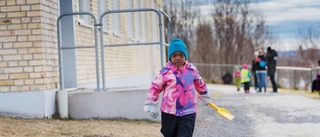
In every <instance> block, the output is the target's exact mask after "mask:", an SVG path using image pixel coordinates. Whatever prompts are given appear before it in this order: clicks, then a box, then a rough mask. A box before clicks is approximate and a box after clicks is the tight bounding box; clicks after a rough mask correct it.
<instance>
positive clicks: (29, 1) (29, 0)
mask: <svg viewBox="0 0 320 137" xmlns="http://www.w3.org/2000/svg"><path fill="white" fill-rule="evenodd" d="M39 3H40V0H27V4H39Z"/></svg>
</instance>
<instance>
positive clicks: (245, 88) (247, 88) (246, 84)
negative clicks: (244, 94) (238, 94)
mask: <svg viewBox="0 0 320 137" xmlns="http://www.w3.org/2000/svg"><path fill="white" fill-rule="evenodd" d="M243 85H244V91H246V90H250V85H249V82H244V83H243Z"/></svg>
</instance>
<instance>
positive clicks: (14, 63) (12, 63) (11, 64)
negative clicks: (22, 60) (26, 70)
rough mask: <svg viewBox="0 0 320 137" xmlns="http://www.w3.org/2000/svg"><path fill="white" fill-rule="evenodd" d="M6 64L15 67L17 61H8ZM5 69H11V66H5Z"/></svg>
mask: <svg viewBox="0 0 320 137" xmlns="http://www.w3.org/2000/svg"><path fill="white" fill-rule="evenodd" d="M8 64H9V67H15V66H18V61H9V62H8ZM7 69H11V68H7Z"/></svg>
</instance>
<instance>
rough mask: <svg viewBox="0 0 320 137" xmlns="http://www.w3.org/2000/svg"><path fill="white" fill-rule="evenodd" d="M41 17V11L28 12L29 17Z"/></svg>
mask: <svg viewBox="0 0 320 137" xmlns="http://www.w3.org/2000/svg"><path fill="white" fill-rule="evenodd" d="M40 15H41V12H40V11H28V12H27V16H28V17H37V16H40Z"/></svg>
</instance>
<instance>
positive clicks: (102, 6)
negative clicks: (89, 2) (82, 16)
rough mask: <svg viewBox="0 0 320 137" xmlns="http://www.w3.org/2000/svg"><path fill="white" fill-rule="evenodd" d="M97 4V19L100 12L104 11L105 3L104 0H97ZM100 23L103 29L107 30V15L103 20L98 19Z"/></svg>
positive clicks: (105, 8)
mask: <svg viewBox="0 0 320 137" xmlns="http://www.w3.org/2000/svg"><path fill="white" fill-rule="evenodd" d="M98 6H99V19H100V16H101V15H102V13H104V12H105V11H106V10H107V4H106V1H105V0H99V1H98ZM100 23H102V24H103V30H104V31H107V30H108V24H107V15H105V16H104V17H103V21H100Z"/></svg>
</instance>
